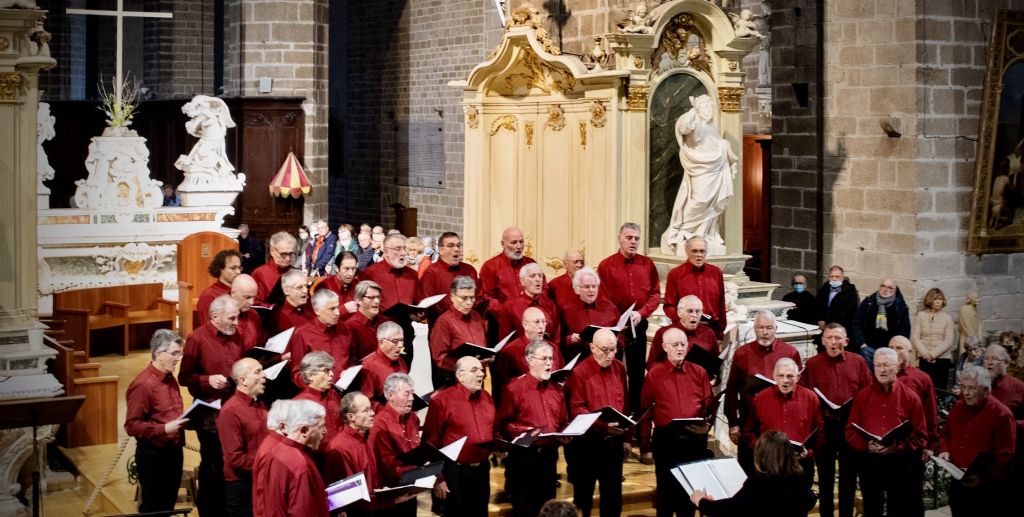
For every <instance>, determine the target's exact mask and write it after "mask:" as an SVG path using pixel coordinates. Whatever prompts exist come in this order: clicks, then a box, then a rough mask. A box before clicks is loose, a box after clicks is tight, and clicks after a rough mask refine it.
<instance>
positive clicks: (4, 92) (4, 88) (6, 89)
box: [0, 72, 25, 102]
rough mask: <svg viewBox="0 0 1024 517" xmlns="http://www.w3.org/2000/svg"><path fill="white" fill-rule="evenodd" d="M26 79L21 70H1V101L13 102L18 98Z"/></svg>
mask: <svg viewBox="0 0 1024 517" xmlns="http://www.w3.org/2000/svg"><path fill="white" fill-rule="evenodd" d="M24 80H25V78H24V77H23V76H22V75H21V72H0V101H2V102H13V101H15V100H17V97H18V91H19V90H21V86H22V84H24Z"/></svg>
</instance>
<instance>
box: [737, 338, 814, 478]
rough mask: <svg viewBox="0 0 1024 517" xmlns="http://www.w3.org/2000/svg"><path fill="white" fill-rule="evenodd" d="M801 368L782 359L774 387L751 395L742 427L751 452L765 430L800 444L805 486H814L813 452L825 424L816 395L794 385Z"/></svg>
mask: <svg viewBox="0 0 1024 517" xmlns="http://www.w3.org/2000/svg"><path fill="white" fill-rule="evenodd" d="M799 378H800V369H799V367H797V365H796V362H795V361H793V360H792V359H790V358H788V357H783V358H782V359H779V360H778V361H776V363H775V369H774V372H773V379H774V380H775V387H771V388H767V389H764V390H761V392H760V393H758V394H757V395H756V396H754V400H753V404H752V405H751V408H750V409H751V411H750V417H749V418H747V421H746V422H745V424H744V426H743V437H742V439H743V441H744V443H745V444H746V446H747V447H748V448H750V449H751V450H753V449H754V446H755V445H756V444H757V439H758V438H760V437H761V435H763V434H764V433H765V432H767V431H781V432H783V433H786V436H788V437H789V439H790V441H796V442H800V443H801V445H802V450H801V451H800V454H799V455H800V466H801V467H803V469H804V476H805V477H806V478H807V487H808V488H810V486H811V484H813V483H814V451H816V450H817V448H818V445H819V444H820V443H822V441H823V433H824V432H825V421H824V420H823V419H822V416H821V409H820V407H819V406H820V404H821V402H820V401H819V400H818V396H817V395H815V394H814V392H813V391H811V390H809V389H807V388H805V387H803V386H798V385H797V379H799Z"/></svg>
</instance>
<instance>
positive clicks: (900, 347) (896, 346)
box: [889, 336, 939, 515]
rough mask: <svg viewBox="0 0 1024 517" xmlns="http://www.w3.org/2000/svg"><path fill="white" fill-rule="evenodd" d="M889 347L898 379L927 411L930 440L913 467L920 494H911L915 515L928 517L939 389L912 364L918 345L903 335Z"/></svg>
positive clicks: (937, 428) (925, 413) (895, 339)
mask: <svg viewBox="0 0 1024 517" xmlns="http://www.w3.org/2000/svg"><path fill="white" fill-rule="evenodd" d="M889 348H891V349H893V350H895V351H896V356H897V357H899V361H900V366H899V368H900V370H899V373H898V374H897V375H896V380H897V381H898V382H902V383H903V384H905V385H906V386H907V387H908V388H910V389H911V391H913V392H914V394H916V395H917V398H919V399H921V407H922V408H923V409H924V421H925V425H926V426H927V429H926V432H927V435H928V441H927V443H925V446H924V450H923V451H922V455H921V458H920V461H918V462H915V463H914V464H913V474H914V476H916V478H917V480H918V481H919V482H918V483H914V484H913V485H912V486H913V487H914V488H915V489H916V491H915V492H914V493H912V494H910V498H911V506H912V509H913V511H912V514H913V515H924V492H923V486H924V464H925V462H927V461H928V458H929V457H931V455H932V451H934V450H935V448H936V447H937V446H938V445H939V409H938V404H937V403H936V401H935V386H934V385H933V384H932V379H931V377H930V376H929V375H928V374H926V373H924V372H923V371H921V370H920V369H918V368H915V367H913V366H911V365H910V360H911V358H912V357H913V356H914V346H913V345H912V344H911V343H910V340H909V339H907V338H905V337H903V336H894V337H893V338H892V339H891V340H890V341H889Z"/></svg>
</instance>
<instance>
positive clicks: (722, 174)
mask: <svg viewBox="0 0 1024 517" xmlns="http://www.w3.org/2000/svg"><path fill="white" fill-rule="evenodd" d="M690 105H691V106H692V107H691V108H690V111H687V112H686V113H684V114H683V115H682V116H681V117H679V120H677V121H676V140H677V141H678V142H679V163H680V164H682V166H683V180H682V182H681V183H680V185H679V191H678V193H676V201H675V204H674V205H672V218H671V220H670V222H669V227H668V229H667V230H665V233H663V234H662V235H661V252H662V253H664V254H667V255H669V254H670V255H679V256H682V255H685V254H686V251H685V250H684V249H683V248H684V246H683V243H684V242H686V239H689V238H690V237H692V236H694V235H703V236H704V237H705V238H706V239H707V242H708V254H709V255H723V254H725V241H723V240H722V236H721V234H720V233H719V231H718V220H719V218H720V217H721V216H722V212H724V211H725V207H726V205H727V204H728V201H729V198H730V197H732V194H733V188H732V181H733V179H734V178H735V177H736V164H737V161H738V158H737V157H736V154H735V153H733V151H732V146H731V145H730V144H729V142H728V141H727V140H726V139H724V138H722V136H721V135H720V134H719V132H718V128H717V127H715V121H714V116H715V108H716V106H715V101H714V100H712V99H711V97H709V96H708V95H707V94H704V95H700V96H698V97H696V98H694V97H690Z"/></svg>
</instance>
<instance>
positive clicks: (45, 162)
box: [36, 102, 57, 194]
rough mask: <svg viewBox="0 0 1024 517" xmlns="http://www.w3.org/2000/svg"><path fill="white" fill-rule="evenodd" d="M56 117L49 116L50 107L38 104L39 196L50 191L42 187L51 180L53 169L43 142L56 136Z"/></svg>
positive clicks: (37, 155) (37, 173) (37, 165)
mask: <svg viewBox="0 0 1024 517" xmlns="http://www.w3.org/2000/svg"><path fill="white" fill-rule="evenodd" d="M56 123H57V119H56V117H54V116H53V115H50V105H49V104H48V103H45V102H40V103H39V111H38V112H36V175H37V176H39V187H38V188H37V189H36V190H37V192H38V193H39V194H49V193H50V189H48V188H46V186H45V185H43V182H44V181H49V180H52V179H53V167H51V166H50V159H49V158H47V156H46V151H45V150H43V142H45V141H47V140H53V137H55V136H57V130H56V129H55V127H54V125H55V124H56Z"/></svg>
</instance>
